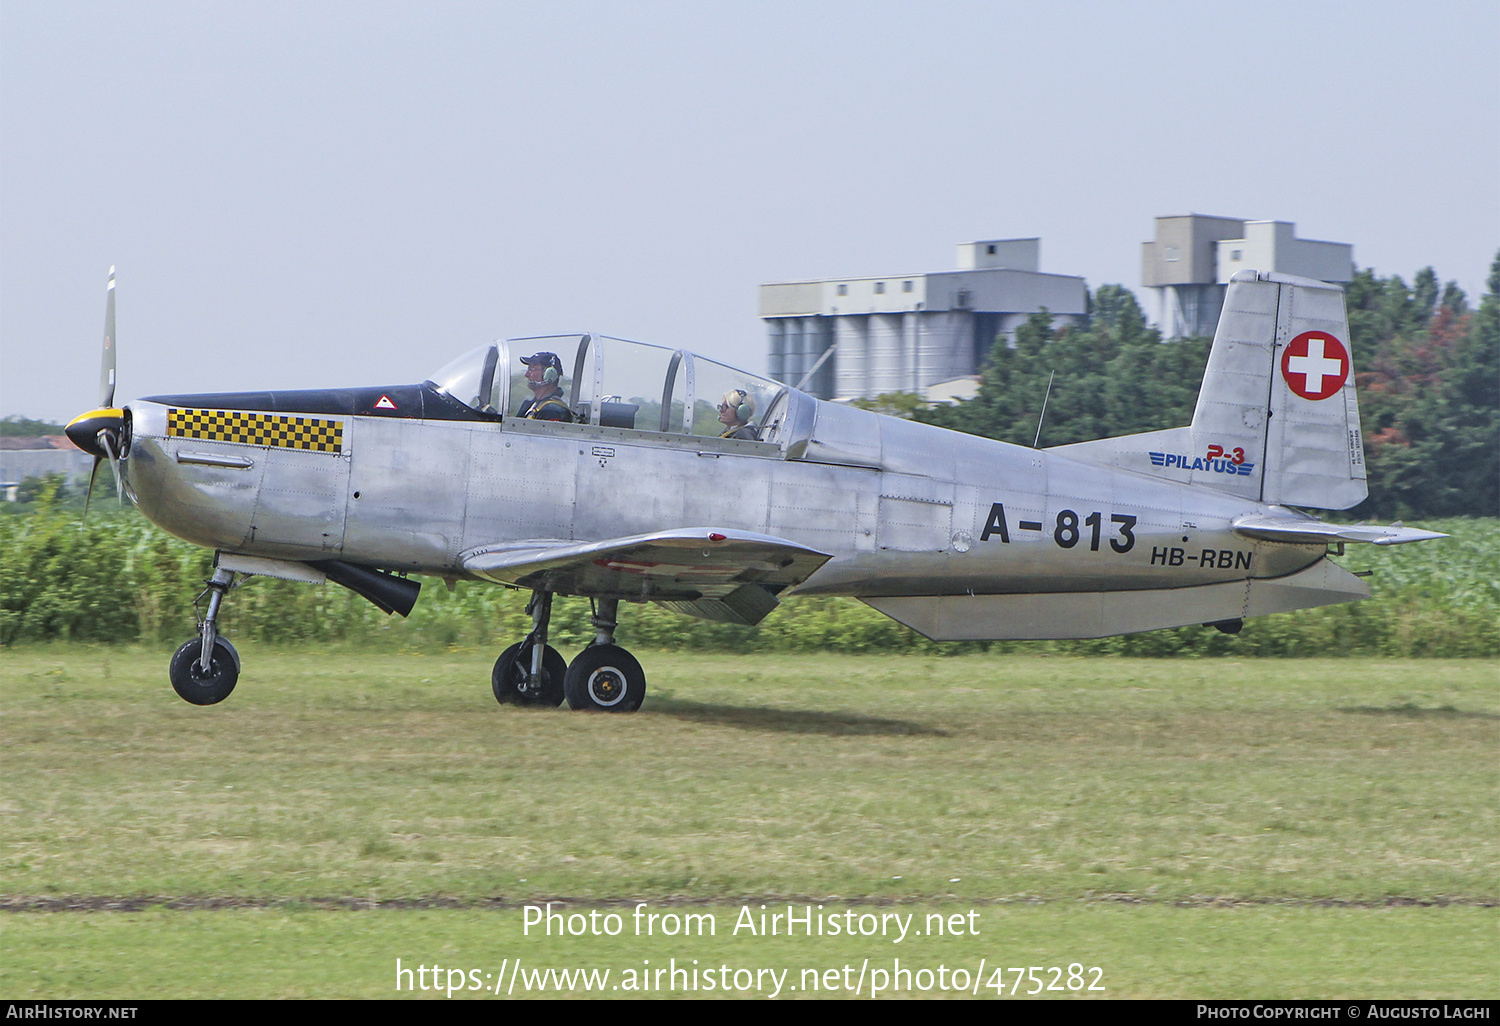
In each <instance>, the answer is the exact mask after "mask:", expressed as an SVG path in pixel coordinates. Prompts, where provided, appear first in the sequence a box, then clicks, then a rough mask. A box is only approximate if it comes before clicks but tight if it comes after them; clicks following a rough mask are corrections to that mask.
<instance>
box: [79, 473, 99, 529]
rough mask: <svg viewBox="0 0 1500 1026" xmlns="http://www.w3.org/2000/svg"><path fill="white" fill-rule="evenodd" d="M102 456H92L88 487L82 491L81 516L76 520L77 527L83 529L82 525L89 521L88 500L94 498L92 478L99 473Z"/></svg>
mask: <svg viewBox="0 0 1500 1026" xmlns="http://www.w3.org/2000/svg"><path fill="white" fill-rule="evenodd" d="M103 459H104V457H102V456H95V457H94V469H93V470H90V471H89V487H88V490H87V491H85V492H84V493H83V517H82V518H81V519H80V520H79V521H78V529H79V530H80V531H81V530H83V525H84V524H86V523H88V522H89V502H90V501H92V500H93V498H94V478H95V477H96V476H97V475H98V473H99V463H100V461H102V460H103Z"/></svg>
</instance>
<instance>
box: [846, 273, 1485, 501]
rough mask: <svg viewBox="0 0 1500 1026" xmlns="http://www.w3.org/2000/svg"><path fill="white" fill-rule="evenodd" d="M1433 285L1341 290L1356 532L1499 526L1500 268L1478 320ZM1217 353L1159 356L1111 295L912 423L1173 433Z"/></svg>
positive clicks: (1035, 321)
mask: <svg viewBox="0 0 1500 1026" xmlns="http://www.w3.org/2000/svg"><path fill="white" fill-rule="evenodd" d="M1438 281H1439V280H1438V276H1437V273H1436V272H1435V271H1434V270H1433V269H1432V268H1431V267H1428V268H1424V269H1423V270H1421V271H1419V272H1418V273H1417V275H1416V277H1415V279H1414V280H1413V283H1412V284H1411V285H1410V286H1408V285H1407V284H1406V283H1405V282H1404V281H1403V280H1402V279H1401V278H1400V277H1399V276H1397V275H1390V276H1389V277H1380V276H1378V275H1376V274H1375V272H1374V271H1373V270H1371V269H1369V268H1366V269H1364V270H1361V271H1359V272H1358V273H1356V275H1355V276H1354V280H1353V281H1351V282H1350V283H1349V285H1348V286H1347V287H1346V289H1345V298H1346V303H1347V306H1348V310H1349V334H1350V347H1351V349H1352V354H1351V355H1352V357H1353V360H1354V368H1355V380H1356V382H1357V384H1358V386H1359V390H1360V421H1361V427H1362V429H1363V431H1364V436H1365V455H1366V460H1367V464H1368V467H1369V481H1370V495H1369V498H1368V499H1366V500H1365V502H1363V503H1361V504H1360V505H1359V506H1357V507H1355V508H1354V509H1353V510H1350V511H1349V515H1350V516H1351V517H1354V518H1356V519H1375V518H1380V519H1414V518H1421V517H1426V518H1431V517H1441V516H1494V515H1496V514H1497V513H1500V254H1497V255H1496V258H1495V262H1494V263H1493V264H1492V265H1491V267H1490V274H1489V278H1488V281H1487V291H1486V292H1485V295H1484V297H1483V298H1482V300H1481V301H1480V304H1479V308H1478V309H1477V310H1475V309H1472V308H1471V307H1470V305H1469V301H1468V297H1467V296H1466V295H1465V294H1464V291H1463V290H1462V289H1460V288H1459V287H1458V285H1457V283H1456V282H1452V281H1450V282H1448V283H1447V284H1446V285H1442V286H1440V285H1439V283H1438ZM1211 341H1212V340H1210V339H1205V338H1186V339H1181V340H1178V341H1172V342H1164V341H1163V340H1162V337H1161V333H1160V332H1159V331H1158V330H1157V329H1155V328H1153V327H1150V326H1149V325H1148V324H1147V322H1146V317H1145V314H1144V313H1143V312H1142V311H1141V307H1140V304H1139V303H1138V302H1137V301H1136V298H1135V296H1134V295H1133V294H1132V293H1131V292H1130V291H1129V290H1128V289H1126V288H1124V287H1123V286H1120V285H1105V286H1102V287H1101V288H1099V289H1098V290H1097V291H1096V292H1094V293H1092V294H1091V295H1090V297H1089V308H1088V316H1087V318H1086V319H1085V321H1084V322H1083V323H1082V324H1075V325H1068V326H1064V327H1061V328H1053V327H1052V318H1051V315H1050V314H1049V313H1047V312H1046V311H1042V312H1040V313H1037V314H1033V315H1032V316H1031V317H1030V318H1028V319H1027V321H1026V323H1025V324H1023V325H1021V326H1020V327H1019V328H1017V329H1016V335H1015V344H1014V345H1013V346H1011V345H1006V344H1005V340H1004V339H1003V338H1002V339H999V340H997V342H996V344H995V345H994V346H993V348H992V349H991V351H990V355H989V358H988V361H987V362H986V364H985V367H984V370H983V373H982V375H981V378H980V384H979V394H978V395H977V396H976V397H975V398H974V399H971V400H967V401H960V402H957V403H952V404H944V405H939V406H934V407H929V408H921V409H914V410H912V411H911V416H913V417H914V418H915V419H917V420H920V421H924V422H926V423H929V424H936V425H939V426H941V427H946V428H953V429H955V430H958V431H966V432H968V433H970V434H976V435H984V436H986V437H989V438H997V439H1000V440H1002V441H1006V442H1012V443H1015V444H1017V445H1031V444H1033V442H1034V441H1035V440H1036V439H1037V426H1038V421H1039V418H1040V416H1041V413H1042V404H1043V401H1044V399H1045V402H1046V416H1045V420H1044V421H1042V423H1041V437H1040V444H1041V445H1042V446H1044V447H1046V446H1053V445H1065V444H1068V443H1070V442H1083V441H1088V440H1090V439H1094V438H1106V437H1110V436H1113V435H1124V434H1133V433H1135V432H1140V431H1156V430H1160V429H1163V428H1170V427H1179V426H1182V425H1185V424H1188V423H1189V422H1191V420H1192V416H1193V406H1194V404H1195V403H1196V402H1197V398H1198V386H1199V384H1200V383H1201V382H1202V378H1203V368H1204V365H1205V364H1206V363H1207V362H1208V351H1209V348H1210V345H1211ZM1049 383H1050V394H1049ZM870 405H872V406H874V407H875V408H879V409H885V410H892V411H895V410H900V409H901V407H902V404H901V403H900V402H899V401H897V400H896V398H895V397H881V398H880V399H879V400H875V401H873V402H872V403H870ZM907 406H908V408H909V407H910V404H907ZM902 412H904V411H902Z"/></svg>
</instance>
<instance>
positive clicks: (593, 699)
mask: <svg viewBox="0 0 1500 1026" xmlns="http://www.w3.org/2000/svg"><path fill="white" fill-rule="evenodd" d="M563 690H564V691H565V692H566V693H567V696H568V705H569V706H570V707H571V708H573V709H588V710H592V711H594V712H635V711H636V710H637V709H639V708H640V707H641V702H642V701H643V700H644V699H645V697H646V671H645V670H642V669H641V664H640V663H638V662H637V661H636V658H635V656H633V655H631V654H630V653H629V652H627V651H625V650H624V649H623V648H621V647H620V646H618V645H590V646H589V647H588V648H586V649H584V650H583V651H582V652H580V653H578V656H577V658H575V659H574V660H573V665H572V666H569V667H568V675H567V677H566V679H565V681H564V683H563Z"/></svg>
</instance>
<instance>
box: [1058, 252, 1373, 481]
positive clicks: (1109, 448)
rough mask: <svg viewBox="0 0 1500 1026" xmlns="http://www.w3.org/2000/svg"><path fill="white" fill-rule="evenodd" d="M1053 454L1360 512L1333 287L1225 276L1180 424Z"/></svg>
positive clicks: (1356, 442) (1350, 374)
mask: <svg viewBox="0 0 1500 1026" xmlns="http://www.w3.org/2000/svg"><path fill="white" fill-rule="evenodd" d="M1184 449H1185V450H1186V451H1183V450H1184ZM1053 451H1055V452H1057V453H1059V454H1060V455H1065V456H1070V457H1073V458H1075V459H1084V460H1091V461H1094V462H1108V463H1110V464H1112V465H1115V466H1120V467H1128V468H1130V469H1133V470H1144V471H1147V472H1149V473H1154V474H1157V475H1159V476H1161V477H1164V478H1168V479H1171V480H1176V481H1187V482H1190V483H1192V484H1197V485H1203V486H1206V487H1209V488H1214V489H1217V490H1219V491H1223V492H1229V493H1230V494H1233V495H1241V496H1244V497H1245V498H1247V499H1254V500H1257V501H1260V502H1268V503H1279V504H1284V505H1289V506H1311V507H1314V508H1317V509H1348V508H1349V507H1350V506H1355V505H1358V504H1359V503H1360V502H1362V501H1364V498H1365V495H1366V494H1367V489H1366V485H1365V455H1364V444H1363V441H1362V440H1361V438H1360V430H1359V403H1358V400H1357V399H1356V398H1355V394H1354V365H1353V361H1352V360H1351V359H1350V356H1349V321H1348V317H1347V315H1346V314H1345V312H1344V293H1343V290H1342V289H1341V288H1339V287H1338V286H1337V285H1329V284H1326V283H1324V282H1321V281H1313V280H1312V279H1309V278H1296V277H1293V276H1291V275H1287V274H1275V273H1259V274H1257V273H1256V272H1255V271H1241V272H1239V273H1238V274H1236V275H1235V276H1234V277H1233V278H1231V279H1230V280H1229V288H1228V290H1227V292H1226V294H1225V296H1224V312H1223V313H1222V314H1221V315H1220V317H1219V328H1218V330H1217V331H1216V332H1215V333H1214V344H1213V349H1212V351H1211V352H1210V354H1209V357H1208V367H1207V369H1206V370H1205V371H1204V374H1203V386H1202V388H1201V389H1200V390H1199V392H1198V405H1197V407H1196V408H1195V409H1194V410H1193V423H1192V425H1191V426H1190V427H1186V428H1174V429H1172V430H1169V431H1153V432H1150V433H1148V434H1142V435H1127V436H1125V437H1122V438H1107V439H1101V440H1099V441H1097V442H1081V443H1078V444H1076V445H1065V446H1058V447H1057V448H1056V449H1055V450H1053ZM1148 459H1149V462H1148Z"/></svg>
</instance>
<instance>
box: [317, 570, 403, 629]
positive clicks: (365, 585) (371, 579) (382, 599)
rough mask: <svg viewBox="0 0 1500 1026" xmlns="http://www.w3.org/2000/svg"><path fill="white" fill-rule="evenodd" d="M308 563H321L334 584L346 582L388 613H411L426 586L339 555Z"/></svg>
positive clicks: (356, 591) (350, 587) (356, 592)
mask: <svg viewBox="0 0 1500 1026" xmlns="http://www.w3.org/2000/svg"><path fill="white" fill-rule="evenodd" d="M307 565H308V566H313V567H317V568H318V569H319V570H321V571H323V573H324V574H325V575H326V576H327V577H328V579H329V580H330V581H332V582H333V583H334V584H342V585H343V586H344V587H346V588H348V589H349V590H350V591H352V592H354V594H356V595H359V596H361V597H362V598H366V599H369V600H370V601H371V602H373V603H374V604H375V605H376V606H377V607H379V608H380V609H382V610H384V611H385V612H386V613H387V614H390V613H400V614H401V615H402V616H410V615H411V610H412V607H413V606H415V605H416V604H417V593H418V592H419V591H421V590H422V586H421V585H420V584H418V583H417V582H416V581H409V580H407V579H406V578H405V577H397V576H396V575H395V574H392V573H387V572H386V571H384V570H372V569H370V568H369V567H367V566H355V565H354V564H353V563H345V562H344V561H343V560H339V559H323V560H317V561H313V560H308V561H307Z"/></svg>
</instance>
